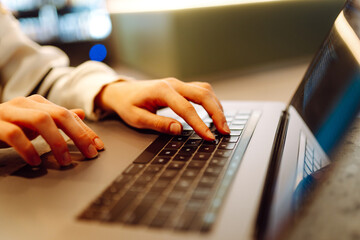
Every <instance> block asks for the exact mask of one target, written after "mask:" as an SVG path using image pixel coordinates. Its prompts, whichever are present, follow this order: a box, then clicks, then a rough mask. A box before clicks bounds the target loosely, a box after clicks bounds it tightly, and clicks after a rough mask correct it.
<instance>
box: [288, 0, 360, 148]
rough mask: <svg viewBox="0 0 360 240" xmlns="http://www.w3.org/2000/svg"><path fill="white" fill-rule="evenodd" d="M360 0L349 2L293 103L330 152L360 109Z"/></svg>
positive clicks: (315, 59)
mask: <svg viewBox="0 0 360 240" xmlns="http://www.w3.org/2000/svg"><path fill="white" fill-rule="evenodd" d="M359 37H360V1H359V0H351V1H348V3H347V4H346V6H345V8H344V10H343V11H342V12H341V13H340V15H339V17H338V18H337V20H336V22H335V24H334V26H333V28H332V29H331V32H330V34H329V36H328V38H327V39H326V41H325V42H324V43H323V45H322V47H321V50H320V51H319V52H318V54H317V56H316V57H315V58H314V60H313V62H312V63H311V65H310V68H309V69H308V71H307V73H306V75H305V77H304V79H303V81H302V83H301V85H300V87H299V88H298V90H297V92H296V93H295V95H294V97H293V99H292V100H291V103H290V104H291V105H292V106H293V107H295V108H296V110H297V111H298V113H299V114H300V115H301V116H302V117H303V119H304V121H305V122H306V124H307V125H308V127H309V128H310V129H311V131H312V132H313V134H314V136H315V137H316V139H317V141H318V142H319V143H320V145H321V146H322V148H323V149H324V151H325V152H326V153H327V154H330V153H331V151H332V150H333V148H334V146H335V145H336V143H337V142H338V141H339V139H341V136H342V134H343V133H344V132H345V130H346V128H348V127H349V125H350V124H351V122H352V120H353V119H354V118H355V117H356V115H357V114H358V111H359V108H360V40H359Z"/></svg>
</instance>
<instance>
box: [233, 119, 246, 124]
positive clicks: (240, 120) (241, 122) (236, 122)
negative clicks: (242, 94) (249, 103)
mask: <svg viewBox="0 0 360 240" xmlns="http://www.w3.org/2000/svg"><path fill="white" fill-rule="evenodd" d="M246 122H247V120H242V119H235V120H234V121H232V122H231V124H236V125H245V124H246Z"/></svg>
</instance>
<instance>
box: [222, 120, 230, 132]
mask: <svg viewBox="0 0 360 240" xmlns="http://www.w3.org/2000/svg"><path fill="white" fill-rule="evenodd" d="M223 129H224V131H225V133H227V134H230V128H229V125H228V124H227V122H226V121H225V122H224V124H223Z"/></svg>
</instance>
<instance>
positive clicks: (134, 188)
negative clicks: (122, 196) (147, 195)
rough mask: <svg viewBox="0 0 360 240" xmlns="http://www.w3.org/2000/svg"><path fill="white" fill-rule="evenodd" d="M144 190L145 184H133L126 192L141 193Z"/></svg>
mask: <svg viewBox="0 0 360 240" xmlns="http://www.w3.org/2000/svg"><path fill="white" fill-rule="evenodd" d="M145 188H146V185H145V184H142V183H136V182H135V183H134V184H133V185H132V186H130V188H129V190H128V192H134V193H141V192H143V191H144V190H145Z"/></svg>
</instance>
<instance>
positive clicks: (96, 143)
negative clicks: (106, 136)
mask: <svg viewBox="0 0 360 240" xmlns="http://www.w3.org/2000/svg"><path fill="white" fill-rule="evenodd" d="M94 143H95V145H96V147H97V148H98V149H103V148H104V143H103V141H101V139H100V138H98V137H97V138H95V139H94Z"/></svg>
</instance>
